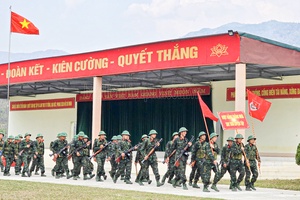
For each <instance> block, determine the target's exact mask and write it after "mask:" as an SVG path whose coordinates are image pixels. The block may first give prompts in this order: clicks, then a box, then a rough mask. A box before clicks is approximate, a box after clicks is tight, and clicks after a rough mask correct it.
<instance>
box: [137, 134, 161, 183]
mask: <svg viewBox="0 0 300 200" xmlns="http://www.w3.org/2000/svg"><path fill="white" fill-rule="evenodd" d="M157 134H158V133H157V132H156V130H151V131H150V132H149V136H150V138H147V139H145V140H144V141H143V143H142V145H141V148H140V151H141V155H142V157H143V158H144V159H143V160H144V163H143V164H142V163H141V164H142V165H141V166H143V167H142V171H141V172H142V174H141V177H147V175H148V174H149V166H151V168H152V171H153V173H154V175H155V180H156V186H157V187H160V186H162V184H161V183H160V181H159V179H160V175H159V172H158V164H157V156H156V153H155V151H154V152H153V153H152V154H151V155H149V153H150V151H151V150H152V149H153V148H154V147H155V145H157V146H159V145H160V143H159V142H158V141H157V139H156V136H157ZM141 177H140V180H139V184H140V185H143V183H142V179H141Z"/></svg>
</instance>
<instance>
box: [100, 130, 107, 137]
mask: <svg viewBox="0 0 300 200" xmlns="http://www.w3.org/2000/svg"><path fill="white" fill-rule="evenodd" d="M100 135H106V133H105V132H104V131H100V132H99V134H98V136H100Z"/></svg>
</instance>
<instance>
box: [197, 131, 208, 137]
mask: <svg viewBox="0 0 300 200" xmlns="http://www.w3.org/2000/svg"><path fill="white" fill-rule="evenodd" d="M201 135H206V133H205V132H204V131H201V132H200V133H199V135H198V138H199V137H200V136H201Z"/></svg>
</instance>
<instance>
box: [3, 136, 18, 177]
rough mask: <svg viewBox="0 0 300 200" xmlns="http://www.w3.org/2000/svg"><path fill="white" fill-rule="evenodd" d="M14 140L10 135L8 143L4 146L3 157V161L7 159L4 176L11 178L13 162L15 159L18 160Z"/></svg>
mask: <svg viewBox="0 0 300 200" xmlns="http://www.w3.org/2000/svg"><path fill="white" fill-rule="evenodd" d="M13 140H14V136H12V135H10V136H9V137H8V138H7V141H5V142H4V145H3V149H2V150H3V154H2V156H1V159H2V158H5V160H6V166H5V170H4V174H3V176H10V173H9V171H10V166H11V163H12V162H13V160H14V159H16V158H17V154H18V153H17V151H16V148H15V144H14V143H13Z"/></svg>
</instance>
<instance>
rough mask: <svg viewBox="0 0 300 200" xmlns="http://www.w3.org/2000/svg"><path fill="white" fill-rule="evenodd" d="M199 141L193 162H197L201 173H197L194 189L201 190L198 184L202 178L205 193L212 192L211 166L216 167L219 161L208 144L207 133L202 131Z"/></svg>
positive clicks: (193, 150) (195, 146)
mask: <svg viewBox="0 0 300 200" xmlns="http://www.w3.org/2000/svg"><path fill="white" fill-rule="evenodd" d="M198 138H199V140H198V141H197V142H196V143H195V145H194V148H193V149H192V158H191V161H192V162H194V161H196V163H195V164H196V165H197V168H198V169H200V173H197V174H196V176H195V180H194V184H193V187H194V188H199V186H198V185H197V182H198V180H199V177H200V176H201V180H202V183H203V192H210V191H209V190H208V186H209V183H210V176H211V165H212V163H213V164H214V165H215V164H217V161H216V160H215V157H214V156H213V154H212V151H211V148H210V144H209V143H208V142H206V133H205V132H204V131H201V132H200V133H199V135H198Z"/></svg>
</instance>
